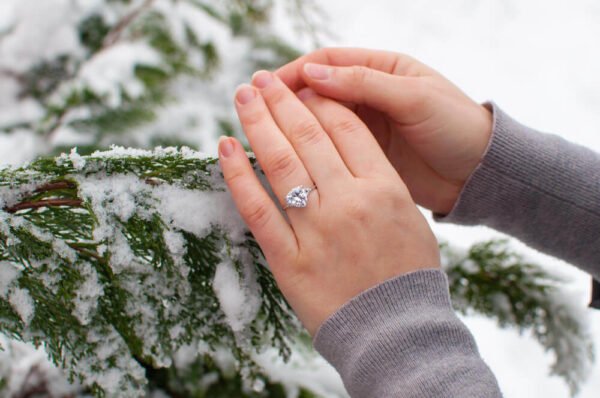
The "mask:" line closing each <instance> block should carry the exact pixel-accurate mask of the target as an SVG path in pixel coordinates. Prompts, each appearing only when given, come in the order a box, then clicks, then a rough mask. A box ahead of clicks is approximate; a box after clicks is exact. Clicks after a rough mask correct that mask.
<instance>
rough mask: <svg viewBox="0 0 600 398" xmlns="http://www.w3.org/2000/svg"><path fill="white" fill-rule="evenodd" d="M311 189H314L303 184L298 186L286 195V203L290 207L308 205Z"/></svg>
mask: <svg viewBox="0 0 600 398" xmlns="http://www.w3.org/2000/svg"><path fill="white" fill-rule="evenodd" d="M310 191H312V188H306V187H303V186H302V185H300V186H297V187H296V188H294V189H292V190H291V191H290V192H289V193H288V194H287V195H286V197H285V203H286V204H287V205H288V206H289V207H306V205H307V204H308V194H309V193H310Z"/></svg>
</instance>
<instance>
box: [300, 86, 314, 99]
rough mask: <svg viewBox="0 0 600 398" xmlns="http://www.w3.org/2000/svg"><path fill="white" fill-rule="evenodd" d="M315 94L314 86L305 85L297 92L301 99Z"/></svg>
mask: <svg viewBox="0 0 600 398" xmlns="http://www.w3.org/2000/svg"><path fill="white" fill-rule="evenodd" d="M315 94H316V93H315V90H313V89H312V88H310V87H304V88H303V89H302V90H300V91H298V92H297V93H296V96H297V97H298V98H299V99H300V101H306V100H307V99H309V98H310V97H312V96H314V95H315Z"/></svg>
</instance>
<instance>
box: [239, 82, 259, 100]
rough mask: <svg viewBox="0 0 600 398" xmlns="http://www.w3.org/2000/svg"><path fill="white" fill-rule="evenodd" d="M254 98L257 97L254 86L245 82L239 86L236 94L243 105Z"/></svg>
mask: <svg viewBox="0 0 600 398" xmlns="http://www.w3.org/2000/svg"><path fill="white" fill-rule="evenodd" d="M254 98H256V90H255V89H254V87H252V86H249V85H247V84H243V85H241V86H240V87H238V89H237V92H236V94H235V99H236V100H237V102H239V103H240V104H241V105H245V104H247V103H248V102H250V101H252V100H253V99H254Z"/></svg>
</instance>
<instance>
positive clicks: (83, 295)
mask: <svg viewBox="0 0 600 398" xmlns="http://www.w3.org/2000/svg"><path fill="white" fill-rule="evenodd" d="M81 275H82V276H83V277H84V278H85V281H84V282H83V283H82V284H81V286H80V287H79V289H77V292H76V297H75V300H74V301H73V302H74V304H75V308H73V316H75V317H76V318H77V319H78V320H79V322H81V324H82V325H87V324H88V323H89V322H90V320H91V318H92V317H93V315H94V313H95V310H96V308H97V307H98V299H99V298H100V296H102V294H103V293H104V289H103V287H102V285H101V284H100V282H99V280H98V274H97V273H96V270H95V269H94V268H93V267H92V266H91V265H90V264H88V263H84V264H83V265H82V270H81Z"/></svg>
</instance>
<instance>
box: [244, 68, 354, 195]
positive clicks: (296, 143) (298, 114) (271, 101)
mask: <svg viewBox="0 0 600 398" xmlns="http://www.w3.org/2000/svg"><path fill="white" fill-rule="evenodd" d="M252 83H253V84H254V86H256V87H258V88H259V90H260V93H261V95H262V97H263V98H264V101H265V103H266V104H267V106H268V108H269V111H270V113H271V115H272V116H273V119H274V120H275V123H277V125H278V126H279V128H280V129H281V131H283V133H284V134H285V136H286V137H287V138H288V140H289V141H290V143H291V144H292V146H293V147H294V150H295V151H296V153H297V154H298V156H299V157H300V159H301V160H302V163H303V164H304V167H305V168H306V170H307V171H308V173H309V174H310V176H311V177H312V178H313V181H314V182H315V184H316V185H317V186H318V187H319V188H321V186H323V187H324V189H327V188H328V187H332V186H333V185H335V184H337V183H339V182H341V181H343V179H344V178H345V177H350V176H351V174H350V171H349V170H348V168H347V167H346V165H345V164H344V162H343V161H342V158H341V157H340V154H339V153H338V152H337V150H336V148H335V145H333V143H332V142H331V139H330V138H329V136H328V135H327V133H326V132H325V130H323V127H322V126H321V125H320V124H319V121H318V120H317V119H316V118H315V116H314V115H313V114H312V113H311V112H310V111H309V110H308V109H307V108H306V107H305V106H304V104H302V102H301V101H300V100H299V99H298V97H296V95H295V94H294V93H293V92H291V91H290V89H289V88H288V87H287V86H286V85H285V84H283V82H282V81H281V80H280V79H279V78H278V77H276V76H275V75H274V74H273V73H271V72H267V71H260V72H257V73H256V74H255V75H254V77H253V80H252ZM324 189H323V190H321V192H323V191H324Z"/></svg>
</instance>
